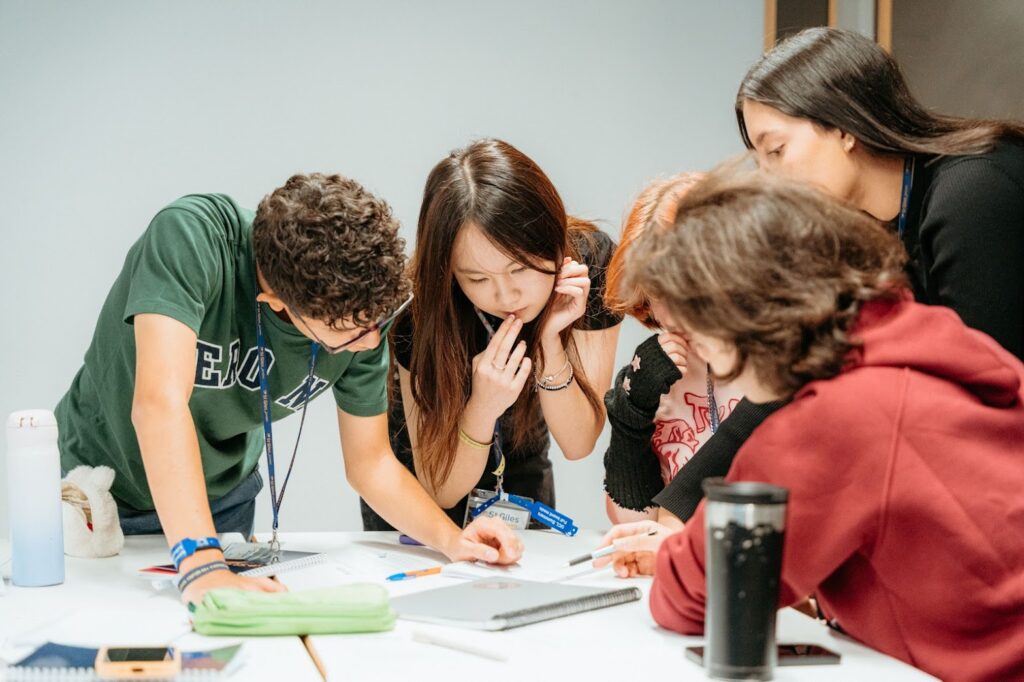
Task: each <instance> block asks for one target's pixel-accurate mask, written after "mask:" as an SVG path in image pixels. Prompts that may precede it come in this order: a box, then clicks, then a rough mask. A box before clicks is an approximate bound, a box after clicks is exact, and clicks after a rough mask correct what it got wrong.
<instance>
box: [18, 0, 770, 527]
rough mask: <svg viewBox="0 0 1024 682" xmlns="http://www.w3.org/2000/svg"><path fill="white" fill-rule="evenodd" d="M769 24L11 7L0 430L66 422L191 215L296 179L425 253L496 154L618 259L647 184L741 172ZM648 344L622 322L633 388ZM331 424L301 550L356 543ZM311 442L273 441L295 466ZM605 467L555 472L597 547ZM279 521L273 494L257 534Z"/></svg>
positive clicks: (412, 8) (567, 505) (627, 5)
mask: <svg viewBox="0 0 1024 682" xmlns="http://www.w3.org/2000/svg"><path fill="white" fill-rule="evenodd" d="M762 12H763V3H762V2H761V0H730V1H729V2H718V1H716V0H704V1H698V0H689V1H683V0H662V1H656V0H644V1H628V2H627V1H621V0H600V1H599V0H564V1H560V2H546V1H544V0H515V1H511V0H510V1H506V2H500V3H499V2H472V1H468V0H467V1H459V2H455V1H446V2H431V3H424V2H415V1H413V0H409V1H408V2H391V1H388V2H379V3H378V2H374V3H365V2H360V3H356V2H330V1H328V0H310V1H308V2H302V3H291V2H269V1H266V0H260V1H255V2H253V1H247V2H242V1H240V0H233V1H225V2H196V1H193V0H188V1H185V2H182V1H179V2H174V3H156V2H140V1H137V0H105V1H103V2H100V1H95V2H75V1H68V2H53V1H50V0H36V1H31V0H25V1H23V2H18V1H14V0H0V236H2V240H0V291H2V292H3V297H2V300H3V311H2V316H0V320H2V321H0V324H2V329H3V333H2V334H0V344H2V352H0V415H6V414H7V413H9V412H11V411H13V410H16V409H22V408H30V407H49V408H52V407H53V406H54V405H55V404H56V402H57V401H58V399H59V398H60V396H61V395H62V394H63V392H64V391H65V390H66V388H67V386H68V384H69V382H70V380H71V378H72V376H73V375H74V373H75V372H76V371H77V369H78V367H79V365H80V363H81V360H82V356H83V353H84V351H85V349H86V347H87V345H88V343H89V340H90V338H91V335H92V330H93V325H94V322H95V317H96V315H97V314H98V312H99V309H100V306H101V303H102V301H103V299H104V297H105V296H106V293H107V291H108V288H109V287H110V284H111V283H112V282H113V280H114V277H115V276H116V274H117V273H118V271H119V269H120V267H121V263H122V261H123V258H124V255H125V252H126V251H127V249H128V248H129V246H130V245H131V244H132V242H133V241H134V240H135V239H136V238H137V237H138V236H139V234H141V232H142V230H143V229H144V228H145V226H146V225H147V224H148V222H149V219H150V217H151V216H152V215H153V214H154V213H155V212H156V211H157V210H158V209H159V208H160V207H162V206H163V205H165V204H167V203H168V202H170V201H171V200H173V199H174V198H176V197H178V196H180V195H182V194H186V193H189V192H211V191H216V192H225V193H228V194H231V195H233V196H234V197H236V198H237V199H238V200H239V201H240V202H241V203H242V204H244V205H249V206H255V205H256V203H257V202H258V201H259V199H260V198H261V197H262V196H263V195H264V194H265V193H267V192H269V191H270V190H271V189H273V188H274V187H276V186H277V185H278V184H280V183H281V182H283V181H284V180H285V179H286V178H287V177H288V176H289V175H291V174H292V173H295V172H310V171H331V172H340V173H343V174H347V175H350V176H352V177H354V178H356V179H358V180H360V181H361V182H362V183H364V184H365V185H366V186H367V187H369V188H371V189H372V190H373V191H375V192H377V193H379V194H380V195H381V196H383V197H385V198H386V199H388V200H389V201H390V202H391V203H392V205H393V206H394V208H395V210H396V213H397V215H398V216H399V218H400V219H401V220H402V223H403V225H404V228H403V229H404V230H405V234H406V237H407V239H409V240H410V241H411V238H412V235H413V233H414V228H415V218H416V215H417V212H418V208H419V200H420V195H421V192H422V186H423V182H424V180H425V178H426V175H427V172H428V171H429V169H430V168H431V167H432V166H433V164H434V163H436V162H437V161H438V160H439V159H440V158H442V157H443V156H444V155H445V154H446V153H447V152H448V151H449V150H450V149H452V148H454V147H457V146H461V145H463V144H465V143H467V142H468V141H470V140H472V139H474V138H477V137H482V136H496V137H501V138H504V139H506V140H507V141H509V142H511V143H512V144H514V145H516V146H517V147H519V148H520V149H522V150H523V151H524V152H526V153H527V154H528V155H530V156H532V157H533V158H534V159H535V160H536V161H537V162H538V163H539V164H540V165H541V167H543V168H544V169H545V171H546V172H547V173H548V174H549V176H550V177H551V178H552V179H553V181H554V183H555V185H556V186H557V187H558V189H559V191H560V193H561V194H562V197H563V199H564V201H565V203H566V205H567V206H568V207H569V209H570V211H571V212H573V213H575V214H576V215H580V216H584V217H588V218H594V219H598V220H600V221H602V223H601V224H602V225H603V227H604V228H605V229H606V230H607V231H609V232H611V233H612V234H615V235H617V234H618V230H619V223H620V220H621V218H622V216H623V213H624V211H625V210H626V208H627V206H628V204H629V202H630V201H631V199H632V197H633V196H634V195H635V194H636V193H637V192H638V191H639V190H640V189H641V188H642V187H643V186H644V184H645V183H646V182H647V181H648V180H650V179H652V178H654V177H656V176H660V175H665V174H669V173H672V172H675V171H679V170H686V169H700V168H707V167H709V166H711V165H713V164H714V163H715V162H716V161H718V160H720V159H722V158H723V157H725V156H727V155H729V154H733V153H735V152H737V151H739V150H740V149H741V145H740V142H739V136H738V134H737V132H736V123H735V119H734V117H733V113H732V100H733V96H734V94H735V91H736V87H737V86H738V84H739V80H740V78H741V77H742V75H743V73H744V72H745V70H746V68H747V67H748V66H749V65H750V64H751V63H752V62H753V60H754V59H755V58H756V57H757V56H758V54H759V52H760V48H761V42H762V21H763V15H762ZM644 337H645V334H644V333H643V331H642V329H640V327H639V325H636V324H635V323H632V322H627V325H626V326H625V327H624V331H623V334H622V336H621V341H620V347H619V364H620V365H621V364H624V363H625V362H626V361H628V358H629V357H630V355H631V352H632V349H633V347H634V346H635V345H636V344H637V343H638V342H639V341H640V340H642V339H643V338H644ZM333 409H334V408H333V403H332V401H331V400H330V399H329V398H327V399H323V400H320V401H318V403H315V404H313V405H312V406H311V407H310V410H309V412H310V414H309V418H308V419H307V424H306V429H305V433H304V434H303V443H302V448H301V451H300V453H299V457H298V462H297V464H296V472H295V474H294V476H293V478H292V481H291V483H290V484H289V495H288V497H287V500H286V502H285V505H284V507H283V510H282V525H283V528H284V529H286V530H328V529H333V530H355V529H359V528H361V523H360V520H359V512H358V504H357V499H356V496H355V494H354V493H353V492H352V490H351V489H350V488H349V487H348V485H347V483H346V482H345V480H344V475H343V465H342V459H341V455H340V452H339V443H338V434H337V428H336V421H335V419H334V415H333ZM296 427H297V419H294V418H293V419H290V420H288V421H286V422H284V423H283V424H282V425H281V426H280V427H279V428H278V429H277V434H278V438H279V439H280V440H281V442H282V443H291V442H293V439H294V436H295V429H296ZM606 445H607V433H605V434H604V436H603V437H602V439H601V441H600V442H599V444H598V447H597V448H596V450H595V452H594V454H593V455H592V456H591V457H589V458H587V459H586V460H584V461H582V462H578V463H570V462H567V461H565V459H564V458H563V457H562V456H561V454H560V453H559V452H558V451H557V448H553V452H552V459H553V460H554V462H555V465H554V466H555V476H556V486H557V491H558V497H559V507H560V508H561V509H562V510H563V511H565V512H566V513H568V514H570V515H571V516H573V517H574V518H575V519H576V520H577V523H579V524H580V525H581V526H584V527H602V526H606V525H608V522H607V519H606V517H605V515H604V507H603V493H602V487H601V480H602V477H603V468H602V464H601V459H602V454H603V452H604V449H605V447H606ZM285 449H287V450H290V447H288V448H285ZM0 471H2V469H0ZM0 495H3V496H4V497H6V491H5V488H4V487H0ZM6 506H7V505H6V500H4V504H0V528H3V529H4V530H5V531H6V527H7V524H6V513H7V510H6ZM269 518H270V513H269V500H268V498H267V495H266V491H264V493H263V494H262V495H261V498H260V501H259V507H258V514H257V529H258V530H265V529H267V528H269Z"/></svg>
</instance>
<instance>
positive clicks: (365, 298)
mask: <svg viewBox="0 0 1024 682" xmlns="http://www.w3.org/2000/svg"><path fill="white" fill-rule="evenodd" d="M252 241H253V252H254V254H255V257H256V264H257V266H258V267H259V269H260V272H261V273H262V274H263V277H264V278H265V279H266V281H267V284H269V285H270V287H271V289H273V290H274V293H275V294H277V296H278V297H280V299H281V300H282V301H284V303H285V304H286V305H287V306H288V307H289V308H291V309H293V310H295V311H296V312H298V313H299V314H301V315H305V316H307V317H310V318H313V319H316V320H319V321H321V322H323V323H325V324H329V325H333V326H338V325H339V324H341V322H342V320H351V322H352V323H354V324H356V325H361V326H362V325H368V324H373V323H374V322H375V321H377V320H379V319H380V318H382V317H384V316H386V315H387V314H388V313H390V312H391V311H393V310H395V309H396V308H398V306H400V305H401V304H402V303H403V302H404V301H405V299H406V298H407V297H408V296H409V291H410V290H411V284H410V282H409V279H408V277H407V276H406V274H405V266H406V258H405V240H404V239H402V238H401V237H399V236H398V221H397V220H396V219H395V218H394V217H393V216H392V214H391V207H390V206H388V204H387V203H386V202H385V201H383V200H382V199H379V198H377V197H375V196H374V195H373V194H371V193H370V192H368V191H367V190H366V189H365V188H364V187H363V186H362V185H360V184H359V183H358V182H356V181H355V180H351V179H349V178H345V177H342V176H340V175H325V174H322V173H311V174H309V175H293V176H292V177H290V178H288V182H286V183H285V184H284V186H282V187H279V188H278V189H276V190H274V191H273V192H272V193H270V194H269V195H267V196H266V197H264V198H263V201H261V202H260V205H259V208H257V209H256V218H255V220H254V221H253V226H252Z"/></svg>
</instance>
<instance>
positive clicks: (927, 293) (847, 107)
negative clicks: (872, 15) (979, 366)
mask: <svg viewBox="0 0 1024 682" xmlns="http://www.w3.org/2000/svg"><path fill="white" fill-rule="evenodd" d="M736 116H737V118H738V120H739V126H740V133H741V135H742V136H743V141H744V142H745V143H746V145H747V146H748V147H749V148H750V149H752V150H754V152H755V153H756V155H757V159H758V161H759V163H760V164H761V165H762V166H763V167H765V168H767V169H769V170H774V171H778V172H780V173H784V174H786V175H790V176H794V177H797V178H799V179H804V180H807V181H809V182H812V183H814V184H817V185H819V186H820V187H822V188H824V189H825V190H827V191H828V192H829V193H831V194H833V195H835V196H836V197H838V198H840V199H843V200H844V201H847V202H850V203H852V204H854V205H855V206H857V207H858V208H860V209H861V210H862V211H865V212H866V213H868V214H870V215H872V216H874V217H875V218H876V219H878V220H880V221H882V222H885V223H890V224H891V225H892V229H894V230H897V231H898V232H899V234H900V237H901V239H902V241H903V243H904V245H905V246H906V248H907V252H908V254H909V255H910V258H911V261H910V267H909V270H910V272H909V274H910V276H911V281H912V283H913V287H914V294H915V297H916V298H917V300H918V301H921V302H925V303H930V304H935V305H945V306H948V307H950V308H952V309H953V310H955V311H956V312H957V314H959V315H960V317H961V318H963V320H964V322H966V323H967V325H968V326H971V327H974V328H975V329H979V330H981V331H983V332H985V333H986V334H988V335H989V336H991V337H992V338H994V339H995V340H996V341H998V342H999V343H1000V344H1001V345H1002V346H1004V347H1005V348H1006V349H1007V350H1009V351H1010V352H1011V353H1013V354H1014V355H1016V356H1017V357H1020V358H1024V127H1022V126H1021V124H1019V123H1017V122H1004V121H982V120H971V119H962V118H954V117H950V116H940V115H936V114H932V113H930V112H929V111H927V110H926V109H925V108H924V107H922V106H921V105H920V104H919V103H918V102H917V101H916V100H915V99H914V98H913V97H912V96H911V94H910V92H909V91H908V89H907V85H906V82H905V81H904V79H903V75H902V73H901V71H900V68H899V66H898V65H897V64H896V62H895V61H894V60H893V59H892V57H890V56H889V55H888V54H886V52H885V51H884V50H882V48H881V47H879V46H878V45H877V44H875V43H874V42H872V41H871V40H869V39H867V38H865V37H863V36H861V35H860V34H857V33H852V32H847V31H841V30H837V29H828V28H814V29H808V30H806V31H803V32H802V33H799V34H797V35H795V36H793V37H791V38H789V39H787V40H785V41H783V42H781V43H779V45H778V46H776V47H775V48H774V49H773V50H770V51H769V52H767V53H766V54H765V55H764V56H762V57H761V59H760V60H758V62H757V63H755V64H754V66H753V67H752V68H751V69H750V71H749V72H748V73H747V75H746V77H745V78H744V79H743V83H742V84H741V85H740V88H739V93H738V94H737V97H736ZM905 186H906V188H907V190H908V191H907V192H904V187H905Z"/></svg>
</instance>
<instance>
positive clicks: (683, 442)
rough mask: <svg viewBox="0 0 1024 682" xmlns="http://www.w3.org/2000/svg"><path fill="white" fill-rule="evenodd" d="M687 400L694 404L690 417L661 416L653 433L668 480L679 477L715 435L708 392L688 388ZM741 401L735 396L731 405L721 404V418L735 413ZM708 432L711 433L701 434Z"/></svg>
mask: <svg viewBox="0 0 1024 682" xmlns="http://www.w3.org/2000/svg"><path fill="white" fill-rule="evenodd" d="M683 401H684V403H685V404H686V405H687V406H689V408H690V418H689V419H687V418H685V417H680V418H676V419H665V420H657V421H656V422H655V424H654V435H653V436H652V437H651V447H652V448H653V449H654V452H655V453H656V454H657V456H658V459H659V460H661V464H662V478H664V479H666V482H667V481H670V480H672V479H673V478H675V475H676V474H678V473H679V470H680V469H682V468H683V467H684V466H685V465H686V463H687V462H689V461H690V458H692V457H693V455H694V454H695V453H696V452H697V449H698V448H700V446H701V445H703V444H704V443H705V442H707V439H708V438H710V437H711V434H710V430H711V424H710V422H709V420H708V398H707V396H706V395H698V394H696V393H689V392H686V393H684V394H683ZM738 402H739V399H738V398H733V399H731V400H729V401H728V404H727V405H718V418H719V420H722V419H725V417H726V416H727V415H729V414H731V413H732V411H733V408H735V407H736V404H737V403H738ZM705 432H708V433H707V435H706V436H705V437H704V438H701V437H700V436H701V435H702V434H704V433H705Z"/></svg>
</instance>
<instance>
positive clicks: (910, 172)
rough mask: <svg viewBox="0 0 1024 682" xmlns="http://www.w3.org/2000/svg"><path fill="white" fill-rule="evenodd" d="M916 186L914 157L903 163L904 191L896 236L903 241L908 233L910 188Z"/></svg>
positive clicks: (901, 196)
mask: <svg viewBox="0 0 1024 682" xmlns="http://www.w3.org/2000/svg"><path fill="white" fill-rule="evenodd" d="M913 184H914V157H912V156H911V157H909V158H908V159H906V160H905V161H904V162H903V191H902V192H900V215H899V219H898V220H897V221H896V234H898V235H899V237H900V239H903V233H904V232H906V231H907V213H908V212H909V211H910V187H911V186H912V185H913Z"/></svg>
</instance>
